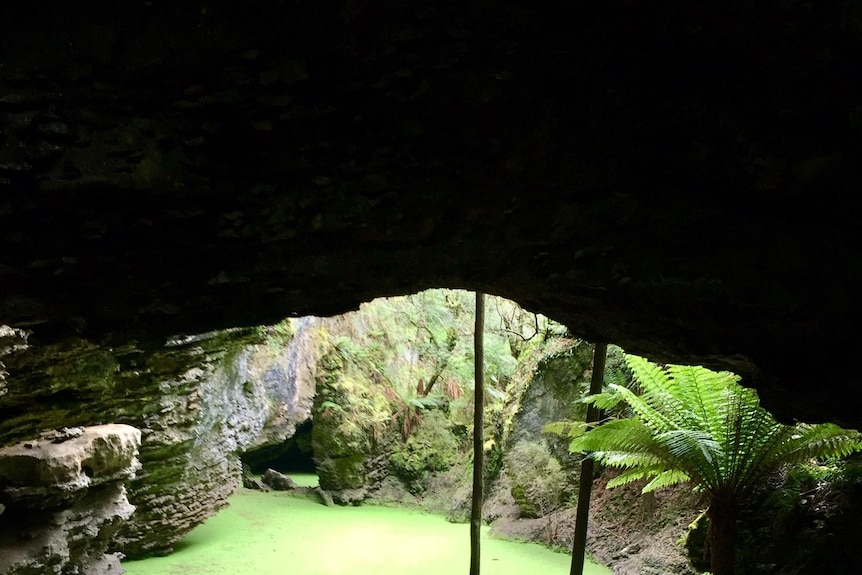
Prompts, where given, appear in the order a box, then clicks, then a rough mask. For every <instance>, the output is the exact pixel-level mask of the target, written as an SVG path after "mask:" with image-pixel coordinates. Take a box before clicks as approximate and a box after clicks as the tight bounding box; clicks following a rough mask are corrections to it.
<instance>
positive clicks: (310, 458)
mask: <svg viewBox="0 0 862 575" xmlns="http://www.w3.org/2000/svg"><path fill="white" fill-rule="evenodd" d="M311 426H312V422H311V420H310V419H309V420H307V421H304V422H303V423H301V424H300V425H299V426H297V428H296V431H295V432H294V433H293V435H292V436H290V437H288V438H287V439H286V440H284V442H282V443H280V444H277V445H267V446H264V447H259V448H257V449H251V450H249V451H247V452H245V453H243V454H242V456H241V459H242V462H243V464H244V465H247V466H248V468H249V469H250V470H251V472H252V473H254V474H257V475H259V474H261V473H263V472H264V471H266V470H267V469H274V470H276V471H279V472H281V473H304V474H307V473H316V472H317V468H316V466H315V463H314V452H313V450H312V448H311Z"/></svg>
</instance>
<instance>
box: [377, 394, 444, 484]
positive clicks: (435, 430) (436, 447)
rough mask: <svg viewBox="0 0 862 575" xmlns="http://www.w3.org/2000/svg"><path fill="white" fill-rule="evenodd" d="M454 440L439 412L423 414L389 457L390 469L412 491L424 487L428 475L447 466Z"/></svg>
mask: <svg viewBox="0 0 862 575" xmlns="http://www.w3.org/2000/svg"><path fill="white" fill-rule="evenodd" d="M457 457H458V441H457V439H456V438H455V436H454V435H453V433H452V431H451V430H450V428H449V421H448V420H447V419H446V417H445V415H443V414H442V413H440V412H439V411H432V412H430V413H428V414H426V415H425V417H424V418H423V419H422V423H420V424H419V427H418V428H417V430H416V432H415V433H414V434H413V435H412V436H410V438H408V440H407V441H406V442H405V443H402V444H400V445H398V446H397V447H396V450H395V452H394V453H392V455H390V456H389V463H390V469H391V470H392V472H393V473H394V474H395V475H396V476H397V477H398V478H399V479H401V480H402V481H403V482H404V483H405V485H407V487H408V489H410V491H411V492H413V493H419V492H422V491H424V490H425V488H426V482H427V479H428V477H429V475H430V474H431V473H433V472H435V471H443V470H444V469H448V468H449V467H451V466H452V465H453V464H454V463H455V460H456V459H457Z"/></svg>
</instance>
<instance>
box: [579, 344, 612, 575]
mask: <svg viewBox="0 0 862 575" xmlns="http://www.w3.org/2000/svg"><path fill="white" fill-rule="evenodd" d="M607 355H608V344H606V343H597V344H596V345H595V348H594V349H593V377H592V379H591V380H590V395H595V394H596V393H601V391H602V383H603V382H604V377H605V359H606V358H607ZM599 417H600V413H599V410H598V409H597V408H596V407H594V406H593V405H590V406H588V407H587V420H586V421H587V423H588V424H589V423H595V422H597V421H598V420H599ZM593 465H594V464H593V458H592V457H585V458H584V459H583V461H581V481H580V486H579V487H578V509H577V514H576V516H575V539H574V541H573V542H572V569H571V571H570V575H582V574H583V572H584V556H585V555H586V551H587V522H588V521H589V516H590V494H591V493H592V490H593Z"/></svg>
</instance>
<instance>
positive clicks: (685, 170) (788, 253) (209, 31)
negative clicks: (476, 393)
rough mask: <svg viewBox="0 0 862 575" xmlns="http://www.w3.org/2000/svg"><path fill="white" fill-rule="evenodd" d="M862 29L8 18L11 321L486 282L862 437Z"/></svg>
mask: <svg viewBox="0 0 862 575" xmlns="http://www.w3.org/2000/svg"><path fill="white" fill-rule="evenodd" d="M860 11H862V7H860V5H859V4H857V3H843V4H841V5H840V6H832V5H828V6H827V5H826V4H822V3H799V2H790V1H787V0H770V1H767V2H758V3H756V4H750V5H732V6H731V5H720V6H711V5H708V4H706V3H700V4H695V5H687V6H680V5H679V3H677V2H670V1H666V2H659V3H658V4H650V5H649V6H647V5H639V4H633V3H631V2H626V1H623V0H619V1H613V0H612V1H608V2H601V3H598V4H596V3H592V4H584V5H581V4H578V3H560V4H559V5H557V4H555V3H550V4H547V3H535V2H526V1H520V0H503V1H500V2H494V3H485V4H481V5H474V4H472V3H464V2H460V1H456V0H443V1H441V2H434V3H432V4H429V5H426V6H422V7H421V9H417V8H416V5H415V3H412V2H407V1H397V2H387V3H385V4H382V3H372V4H367V3H356V2H350V1H344V2H336V3H335V4H332V5H330V4H329V3H327V4H326V6H324V5H323V4H318V3H313V2H305V3H289V2H268V1H267V2H264V1H251V2H239V1H236V0H212V1H205V0H200V1H197V2H191V3H188V2H183V3H155V2H153V3H147V2H134V3H128V2H124V3H120V4H116V5H113V4H111V5H109V4H106V3H103V2H97V1H95V0H85V1H82V2H75V3H68V2H47V3H45V2H40V3H37V4H34V3H3V5H2V6H0V54H2V56H0V189H2V193H0V245H2V246H3V249H2V250H0V324H6V325H11V326H14V327H23V328H28V329H32V330H33V331H34V334H33V341H34V342H35V341H41V342H44V343H51V342H53V343H56V342H60V341H62V340H63V339H64V338H66V337H68V336H76V337H82V338H85V339H86V340H88V341H90V342H93V343H94V344H97V345H106V346H108V347H115V348H116V347H121V346H122V345H125V344H126V343H128V342H129V341H133V340H134V341H137V342H139V345H142V346H153V345H155V346H158V345H161V343H162V342H163V341H164V338H165V337H168V336H172V335H174V334H179V333H203V332H206V331H208V330H211V329H215V328H223V327H230V326H239V325H258V324H265V323H272V322H273V321H277V320H279V319H281V318H283V317H287V316H289V315H291V314H315V315H329V314H332V313H336V312H343V311H346V310H348V309H353V308H355V307H356V306H357V305H358V303H359V302H361V301H364V300H370V299H371V298H373V297H374V296H379V295H391V294H398V293H412V292H415V291H418V290H420V289H423V288H427V287H432V286H450V287H466V288H471V289H480V290H482V291H486V292H489V293H496V294H500V295H503V296H505V297H508V298H511V299H514V300H516V301H518V302H519V303H521V304H523V305H524V306H525V307H527V308H529V309H531V310H535V311H540V312H542V313H544V314H546V315H548V316H550V317H553V318H555V319H556V320H559V321H561V322H563V323H565V324H566V325H568V326H569V327H570V328H571V329H572V330H573V332H574V333H575V334H576V335H578V336H581V337H584V338H585V339H587V340H589V341H598V340H604V341H609V342H613V343H617V344H619V345H620V346H622V347H623V348H624V349H626V350H629V351H631V352H633V353H638V354H641V355H646V356H649V357H651V358H653V359H656V360H667V361H670V360H672V361H674V362H677V363H702V364H706V365H708V366H710V367H714V368H730V369H732V370H734V371H736V372H739V373H742V374H744V375H745V376H746V378H747V380H746V381H747V382H748V383H750V384H752V385H755V386H756V387H758V389H759V391H760V392H761V396H762V397H763V398H764V401H765V402H766V403H767V405H769V407H771V408H773V409H775V410H776V411H777V412H778V413H779V414H780V415H782V416H784V417H786V418H794V417H799V418H803V419H809V420H822V419H831V420H833V421H836V422H839V423H842V424H844V425H846V426H849V427H860V426H862V420H860V416H859V410H858V409H856V402H855V401H840V402H835V401H832V400H830V399H829V398H835V397H842V398H849V397H852V398H856V396H857V394H858V390H857V387H858V386H857V377H856V373H855V371H856V370H855V368H853V367H852V366H851V365H849V364H848V362H845V361H843V360H844V359H845V358H846V357H850V356H852V355H853V354H854V353H855V351H856V350H857V349H859V347H860V344H862V340H860V337H862V336H860V333H862V332H860V331H859V330H858V329H857V326H858V323H859V319H860V315H862V314H860V307H859V298H858V297H857V294H856V286H858V285H859V283H860V280H862V265H860V258H859V254H858V250H857V249H856V247H855V246H856V245H858V243H859V239H860V237H859V236H860V227H859V226H858V225H857V222H856V218H855V215H854V213H853V212H852V210H849V209H847V205H848V201H849V199H850V198H853V197H854V196H855V194H856V192H857V191H858V189H859V188H860V184H862V171H860V164H859V162H858V157H859V154H860V151H862V145H860V144H862V138H860V134H862V122H860V110H862V97H860V95H859V93H858V92H857V91H855V90H853V89H849V88H848V86H847V82H846V78H848V77H852V76H853V74H855V72H856V69H857V65H858V54H859V52H860V48H862V46H860V38H862V29H860V26H862V25H860V22H862V12H860ZM800 357H805V358H806V361H804V362H801V361H796V358H800ZM814 382H816V384H814ZM64 393H66V394H67V395H69V394H74V393H76V392H75V391H74V390H68V391H66V392H64ZM58 402H60V403H62V402H61V398H60V397H58ZM58 405H59V404H58Z"/></svg>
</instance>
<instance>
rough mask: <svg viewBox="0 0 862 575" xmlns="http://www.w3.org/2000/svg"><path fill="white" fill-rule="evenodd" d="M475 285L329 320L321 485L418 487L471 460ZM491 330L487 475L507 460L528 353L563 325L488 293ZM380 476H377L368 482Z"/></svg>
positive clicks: (318, 431) (321, 395)
mask: <svg viewBox="0 0 862 575" xmlns="http://www.w3.org/2000/svg"><path fill="white" fill-rule="evenodd" d="M475 298H476V295H475V293H471V292H465V291H457V290H429V291H426V292H421V293H418V294H415V295H412V296H406V297H397V298H382V299H378V300H374V301H373V302H370V303H367V304H363V305H362V306H361V308H360V309H359V311H358V312H355V313H353V314H349V315H346V316H341V317H339V318H334V319H333V320H327V321H324V322H322V324H321V325H322V327H321V328H320V332H319V334H318V337H317V339H318V341H319V342H320V359H319V361H318V363H317V382H316V383H317V394H316V397H315V403H314V408H313V418H314V429H313V444H314V454H315V459H316V461H317V464H318V472H319V473H320V477H321V485H322V486H323V487H324V488H325V489H329V490H342V491H344V490H348V489H351V490H354V492H353V493H349V494H348V493H342V494H340V495H343V496H344V497H343V498H342V499H340V500H341V501H342V502H354V503H355V502H357V501H360V500H362V499H363V498H364V497H365V496H366V495H367V491H368V490H367V489H366V487H373V482H374V479H372V478H375V477H376V478H379V477H381V476H383V475H384V474H385V473H382V472H383V471H386V470H381V469H380V464H381V462H384V463H388V465H389V469H388V474H391V475H394V476H395V477H397V478H398V479H400V480H401V482H402V483H403V484H404V486H405V488H406V489H407V490H409V491H410V492H411V493H414V494H419V493H421V492H423V491H424V490H425V488H426V486H427V482H428V479H429V478H430V477H431V475H432V474H434V473H436V472H440V471H443V470H445V469H447V468H449V467H451V466H452V465H453V464H454V463H455V462H456V461H459V462H461V461H468V460H471V456H470V455H469V452H470V449H469V448H470V445H469V439H470V437H471V436H472V430H473V421H472V414H473V390H474V382H473V380H474V372H473V368H474V366H473V331H474V325H473V321H474V307H475V301H476V299H475ZM486 314H487V322H486V323H487V328H486V329H485V330H484V350H485V362H484V365H485V377H484V378H483V379H484V382H483V390H484V395H485V400H484V408H485V418H484V421H485V426H484V427H485V429H484V432H485V435H486V437H488V441H487V442H485V449H486V451H487V452H488V453H487V455H488V457H487V459H488V465H487V466H486V469H487V470H488V473H487V476H488V477H490V476H493V475H494V474H496V473H497V472H498V471H499V469H500V463H501V452H500V442H501V441H502V430H503V429H504V427H505V426H504V425H503V424H502V423H501V421H502V418H503V409H504V406H505V405H506V401H507V399H508V398H509V396H510V382H511V380H512V377H513V374H514V373H515V368H516V365H517V363H518V359H517V358H518V357H519V356H521V354H522V353H523V352H524V351H525V350H527V349H529V348H531V346H536V345H538V344H539V342H542V341H545V338H547V337H548V336H549V335H552V334H559V333H562V332H564V331H565V330H564V328H562V327H561V326H559V325H558V324H554V323H553V322H550V321H549V320H547V319H546V318H544V317H542V316H537V315H535V314H531V313H529V312H526V311H524V310H522V309H521V308H519V307H518V306H517V305H515V304H514V303H513V302H511V301H508V300H504V299H502V298H496V297H488V305H487V312H486ZM369 484H372V485H369Z"/></svg>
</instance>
